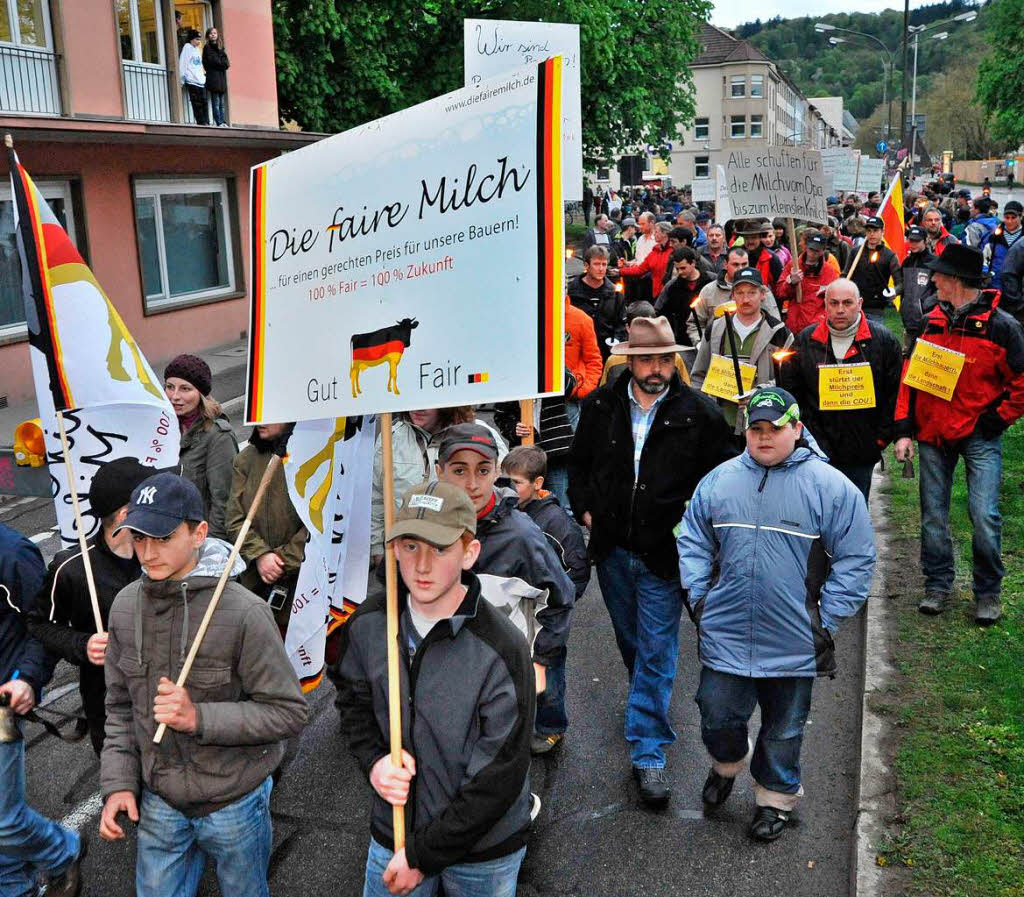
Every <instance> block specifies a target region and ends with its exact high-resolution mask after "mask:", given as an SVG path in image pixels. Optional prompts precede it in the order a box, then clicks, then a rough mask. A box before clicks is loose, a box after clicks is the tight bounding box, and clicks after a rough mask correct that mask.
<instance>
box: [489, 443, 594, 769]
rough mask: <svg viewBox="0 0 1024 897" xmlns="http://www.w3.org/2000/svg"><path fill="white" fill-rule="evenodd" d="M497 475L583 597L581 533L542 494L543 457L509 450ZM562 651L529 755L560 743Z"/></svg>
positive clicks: (564, 720)
mask: <svg viewBox="0 0 1024 897" xmlns="http://www.w3.org/2000/svg"><path fill="white" fill-rule="evenodd" d="M501 472H502V473H503V474H505V476H507V477H508V478H509V479H510V480H511V481H512V486H513V488H515V490H516V494H517V495H518V496H519V510H520V511H522V512H523V513H524V514H526V515H527V516H529V518H530V519H531V520H532V521H533V522H534V523H536V524H537V526H539V527H540V528H541V530H542V531H543V533H544V535H545V536H547V537H548V541H549V542H550V543H551V547H552V548H554V550H555V554H556V555H557V556H558V559H559V560H560V561H561V562H562V568H563V569H564V570H565V572H566V573H568V574H569V578H570V579H571V580H572V583H573V585H574V586H575V588H576V595H575V598H576V600H579V599H580V598H582V597H583V593H584V592H585V591H586V590H587V583H588V582H590V561H589V560H588V559H587V547H586V545H585V544H584V542H583V533H582V531H581V530H580V528H579V526H577V524H576V521H574V520H573V519H572V518H571V517H570V516H569V515H568V514H567V513H566V511H565V509H564V508H563V507H562V506H561V505H559V503H558V499H557V498H556V497H555V496H554V495H553V494H552V493H550V492H548V491H547V490H545V489H544V478H545V476H547V455H546V453H545V451H544V449H542V448H538V447H537V446H535V445H521V446H519V447H518V448H514V449H512V451H511V452H509V453H508V454H507V455H506V456H505V458H504V459H503V460H502V462H501ZM566 650H567V649H566V648H565V647H563V648H562V650H561V652H560V655H559V657H558V659H557V660H556V662H555V663H553V664H551V666H549V667H548V670H547V687H546V688H545V689H544V691H543V692H541V693H540V694H539V695H538V696H537V720H536V723H535V725H534V734H533V741H532V742H531V745H530V749H531V751H532V752H533V753H534V754H537V755H540V754H546V753H547V752H548V751H550V750H551V749H552V748H553V747H555V746H556V745H557V744H558V743H559V742H561V740H562V739H563V738H564V737H565V730H566V729H568V728H569V717H568V715H567V713H566V711H565V657H566Z"/></svg>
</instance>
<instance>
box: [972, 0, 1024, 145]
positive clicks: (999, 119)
mask: <svg viewBox="0 0 1024 897" xmlns="http://www.w3.org/2000/svg"><path fill="white" fill-rule="evenodd" d="M989 11H990V14H989V33H990V35H991V38H992V42H991V46H992V50H991V52H990V53H989V54H988V56H986V57H985V58H984V59H982V61H981V65H980V66H979V67H978V99H979V100H981V103H982V105H983V106H984V107H985V109H986V110H987V111H988V112H989V113H991V115H992V132H993V134H994V135H995V137H996V138H998V139H1000V140H1005V141H1008V142H1009V143H1011V144H1013V145H1014V146H1016V145H1019V144H1021V143H1024V31H1022V23H1024V0H995V2H994V3H992V4H991V5H990V7H989Z"/></svg>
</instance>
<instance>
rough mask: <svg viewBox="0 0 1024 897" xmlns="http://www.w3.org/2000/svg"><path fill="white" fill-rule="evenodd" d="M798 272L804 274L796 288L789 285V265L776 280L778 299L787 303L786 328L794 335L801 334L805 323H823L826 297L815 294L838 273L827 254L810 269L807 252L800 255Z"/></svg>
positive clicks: (790, 264) (791, 270)
mask: <svg viewBox="0 0 1024 897" xmlns="http://www.w3.org/2000/svg"><path fill="white" fill-rule="evenodd" d="M800 270H801V271H803V273H804V278H803V280H801V281H800V283H799V285H797V284H793V283H790V282H789V275H790V274H792V273H793V263H792V262H789V263H788V264H787V265H786V267H785V268H783V270H782V276H781V277H779V288H778V296H779V299H781V300H782V301H783V303H784V304H785V303H786V302H787V301H788V302H789V308H788V309H787V311H786V326H787V327H788V328H789V329H790V330H791V331H792V332H793V333H794V334H797V333H800V332H801V331H802V330H803V329H804V328H805V327H806V326H807V325H808V324H819V323H821V322H822V321H824V320H825V297H824V295H819V293H818V291H819V290H820V289H821V288H822V287H827V286H828V285H829V284H830V283H832V281H833V280H835V279H836V278H838V277H839V272H838V270H836V268H834V267H833V266H832V265H830V264H828V256H826V255H822V257H821V258H820V259H818V264H817V266H815V267H813V268H812V267H810V266H809V265H808V264H807V253H803V254H801V256H800ZM798 289H799V291H800V296H799V300H798V297H797V290H798Z"/></svg>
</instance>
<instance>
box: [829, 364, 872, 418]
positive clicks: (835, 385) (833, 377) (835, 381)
mask: <svg viewBox="0 0 1024 897" xmlns="http://www.w3.org/2000/svg"><path fill="white" fill-rule="evenodd" d="M874 407H875V378H874V377H873V376H872V375H871V365H870V364H868V363H867V362H866V361H862V362H858V363H857V364H823V365H821V367H819V368H818V408H819V409H820V410H821V411H858V410H860V409H863V408H874Z"/></svg>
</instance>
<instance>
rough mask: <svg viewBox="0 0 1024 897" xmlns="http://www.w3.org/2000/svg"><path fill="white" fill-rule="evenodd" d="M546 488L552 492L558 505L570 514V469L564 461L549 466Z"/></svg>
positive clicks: (545, 479)
mask: <svg viewBox="0 0 1024 897" xmlns="http://www.w3.org/2000/svg"><path fill="white" fill-rule="evenodd" d="M544 486H545V488H546V489H548V490H550V491H551V492H552V493H553V494H554V496H555V498H557V499H558V503H559V504H560V505H561V506H562V507H563V508H564V509H565V510H566V511H568V512H569V513H570V514H571V513H572V509H571V508H570V507H569V468H568V467H567V466H566V464H565V462H564V461H551V462H550V463H549V464H548V473H547V476H546V477H544Z"/></svg>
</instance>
